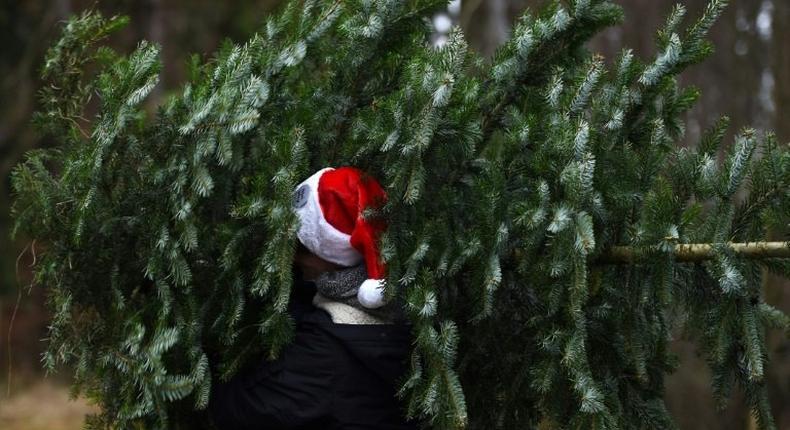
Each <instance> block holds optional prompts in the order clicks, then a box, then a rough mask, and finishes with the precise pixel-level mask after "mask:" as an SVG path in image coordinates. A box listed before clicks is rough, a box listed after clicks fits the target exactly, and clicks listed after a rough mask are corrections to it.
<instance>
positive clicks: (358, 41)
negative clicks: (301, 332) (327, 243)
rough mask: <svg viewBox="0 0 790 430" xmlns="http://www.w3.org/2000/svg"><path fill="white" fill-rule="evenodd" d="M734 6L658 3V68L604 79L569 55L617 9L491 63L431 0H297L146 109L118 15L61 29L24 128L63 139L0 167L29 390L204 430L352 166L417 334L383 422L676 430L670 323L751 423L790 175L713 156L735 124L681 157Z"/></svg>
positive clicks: (599, 63) (584, 57) (535, 24)
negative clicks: (360, 172)
mask: <svg viewBox="0 0 790 430" xmlns="http://www.w3.org/2000/svg"><path fill="white" fill-rule="evenodd" d="M725 3H726V2H725V1H723V0H713V1H712V2H711V3H710V4H709V6H708V7H707V9H706V10H705V11H704V13H703V14H702V16H700V17H698V18H696V19H690V20H686V17H685V9H684V8H683V7H682V6H677V7H675V8H674V9H673V10H672V11H671V13H670V14H669V16H668V18H667V21H666V25H665V26H664V27H663V28H661V29H660V30H659V31H658V34H657V37H656V40H657V44H658V54H657V55H656V57H655V58H652V59H647V60H640V59H638V58H636V57H635V56H634V55H633V54H632V53H631V51H630V50H627V49H626V50H624V51H623V52H622V55H620V56H619V58H617V59H616V61H614V64H613V65H612V66H607V65H606V63H605V62H604V59H603V58H600V57H599V56H597V55H594V54H592V53H590V52H588V51H587V50H586V49H585V43H586V42H587V41H588V40H589V39H590V38H591V37H592V36H593V35H595V34H596V33H597V32H599V31H600V30H601V29H603V28H605V27H607V26H611V25H614V24H617V23H618V22H619V21H620V20H621V19H623V17H622V16H621V15H622V13H621V10H620V8H619V7H617V6H616V5H615V4H613V3H612V2H610V1H605V0H571V1H568V2H552V3H550V4H549V5H547V6H546V7H545V8H544V9H542V10H541V11H539V12H537V13H534V14H533V13H530V12H528V13H526V14H525V15H524V16H523V17H522V18H521V19H520V21H519V22H518V24H517V26H516V28H515V29H514V31H513V34H512V37H511V39H510V41H509V42H508V43H507V44H506V45H505V46H504V47H503V48H501V49H500V50H499V51H498V52H497V54H496V55H495V56H494V58H493V59H492V60H491V61H484V60H482V59H481V58H479V57H477V56H476V55H475V54H474V53H472V52H470V50H469V49H468V47H467V45H466V42H465V41H464V36H463V34H462V33H461V32H460V31H458V30H455V31H453V32H452V33H451V34H450V36H449V39H448V42H447V43H446V44H445V45H444V46H442V47H440V48H435V47H433V46H431V45H430V44H429V43H428V38H429V35H430V32H431V29H430V26H429V24H428V20H427V19H426V17H428V16H430V15H431V14H432V13H433V12H435V11H436V10H437V9H438V8H440V7H442V6H443V1H441V0H408V1H406V0H352V1H340V0H294V1H291V2H290V3H289V4H288V5H287V6H286V7H285V8H284V9H283V10H282V11H280V12H279V13H278V14H276V15H274V16H272V17H270V18H269V19H268V20H267V21H266V23H265V25H264V26H263V28H262V29H261V31H260V32H259V33H257V34H255V35H253V36H252V37H251V38H250V39H249V41H247V42H246V43H244V44H241V45H235V44H232V43H226V44H225V45H224V46H223V47H222V48H221V49H220V50H219V51H218V52H217V53H216V54H215V55H214V56H213V57H211V58H210V59H209V60H208V61H204V60H202V59H201V58H200V57H199V56H195V57H193V59H192V61H191V66H190V73H189V75H190V77H189V81H188V82H187V83H185V85H184V87H183V90H181V91H180V92H179V93H178V94H176V95H173V96H171V97H169V98H168V99H167V100H166V101H165V102H164V103H163V104H162V105H161V106H159V107H158V108H157V110H156V112H150V111H147V110H146V109H144V108H143V107H142V106H141V103H142V102H143V101H144V100H145V99H146V96H147V95H148V94H149V93H150V92H151V90H152V89H153V88H154V87H155V86H156V85H157V82H158V74H159V71H160V67H161V65H160V63H159V60H158V48H157V46H155V45H152V44H149V43H146V42H142V43H140V45H139V47H138V48H137V49H136V50H135V51H134V52H132V53H131V54H129V55H123V54H121V53H117V52H114V51H112V50H110V49H109V48H107V47H103V46H101V43H102V41H103V40H104V39H105V38H106V37H107V36H108V35H109V34H111V33H112V32H114V31H116V30H118V29H119V28H122V27H123V25H124V24H125V23H126V20H125V19H124V18H119V17H113V18H109V19H105V18H103V17H101V16H99V15H98V14H96V13H91V12H87V13H84V14H82V15H81V16H79V17H75V18H73V19H71V20H70V21H69V22H68V23H67V24H66V25H65V28H64V30H63V35H62V37H61V39H60V41H59V42H58V43H57V44H56V45H54V46H53V47H52V48H51V49H50V51H49V53H48V55H47V58H46V62H45V66H44V68H43V79H44V82H45V85H44V87H43V89H42V90H41V92H40V106H41V109H40V112H39V114H38V116H37V118H36V123H37V124H38V126H39V127H40V130H41V131H42V132H44V133H47V134H49V135H52V136H55V137H56V138H57V139H58V141H59V142H60V144H59V146H57V147H55V148H50V149H46V150H35V151H31V152H30V153H28V154H27V157H26V159H25V161H24V162H23V163H21V164H20V165H19V166H18V167H17V168H16V169H15V171H14V173H13V187H14V191H15V195H16V199H15V202H14V207H13V214H14V216H15V219H16V225H15V229H14V233H15V234H18V233H20V232H21V233H24V234H25V235H27V236H29V237H31V238H34V239H35V240H36V241H37V243H38V244H39V252H38V255H37V262H36V265H35V281H36V283H37V284H40V285H42V286H43V287H44V288H46V289H47V291H48V298H49V306H50V308H51V310H52V315H53V316H52V318H53V319H52V323H51V326H50V331H49V336H48V341H49V349H48V351H47V353H46V354H45V356H44V365H45V367H46V368H47V369H50V370H51V369H54V368H56V367H57V366H59V365H64V364H65V365H70V366H72V367H73V369H74V376H75V390H76V391H77V392H80V393H83V394H85V395H87V396H89V397H90V398H93V399H95V400H97V401H98V402H99V403H100V405H101V406H102V413H101V414H99V415H97V416H94V417H91V418H90V420H89V426H90V427H92V428H106V427H111V426H112V427H117V428H195V427H197V423H199V422H202V421H204V419H203V418H202V414H204V412H202V411H203V409H204V408H205V406H206V404H207V402H208V400H209V393H210V388H211V385H212V384H213V383H216V382H217V381H219V380H224V379H227V378H229V377H230V376H231V375H233V374H234V373H235V372H236V371H237V370H238V369H239V368H240V367H241V366H243V365H244V364H245V363H248V362H249V361H250V360H252V359H254V358H255V357H257V356H259V354H261V353H263V354H265V355H267V356H269V357H275V356H277V354H278V353H279V351H280V350H281V349H282V348H283V346H284V345H286V344H287V343H288V341H289V339H290V337H291V335H292V332H293V322H292V321H291V319H290V317H289V316H288V313H287V312H286V308H287V305H288V300H289V295H290V292H291V286H292V276H293V275H292V260H293V255H294V250H295V246H296V241H295V231H296V228H297V219H296V216H295V214H294V213H293V211H292V210H291V198H292V192H293V190H294V188H295V186H296V185H297V184H298V183H299V182H301V180H303V179H304V178H306V177H307V176H309V175H310V174H311V173H312V172H314V171H316V170H317V169H319V168H321V167H324V166H341V165H354V166H358V167H360V168H362V169H364V170H366V171H368V172H370V173H371V174H373V175H374V176H376V177H377V178H379V179H380V181H381V182H382V184H384V185H385V187H386V191H387V193H388V196H389V200H388V203H387V205H386V207H385V208H384V209H383V212H384V215H385V216H386V218H387V220H388V223H389V229H388V231H387V233H386V235H385V236H384V237H383V238H382V243H381V248H382V254H383V256H384V259H385V261H386V263H387V265H388V282H387V294H388V295H389V296H390V297H395V296H398V297H400V298H402V300H403V301H404V303H405V304H404V306H405V308H406V312H407V315H408V317H409V319H410V321H411V323H412V324H413V334H414V339H415V340H414V350H413V354H412V357H411V362H410V372H409V374H408V375H404V380H403V384H402V387H401V390H400V395H401V396H402V398H403V400H404V404H405V405H406V410H405V411H404V413H406V414H408V415H410V416H414V417H419V418H421V419H424V420H425V422H426V423H428V424H429V425H430V426H432V427H434V428H439V429H457V428H463V427H468V428H481V429H482V428H503V429H514V428H533V427H536V426H538V425H540V426H542V428H557V429H559V428H594V429H619V428H656V429H665V428H672V427H673V424H672V420H671V417H670V416H669V414H668V412H667V411H666V408H665V406H664V403H663V379H664V376H665V375H666V374H667V373H669V372H671V371H672V369H673V368H674V366H676V363H675V361H676V360H675V359H674V358H673V356H672V354H671V353H670V352H669V351H668V345H669V341H670V339H671V337H672V335H673V333H676V332H678V331H679V330H684V331H685V332H686V333H689V334H690V335H692V336H695V337H696V339H698V342H699V345H700V348H701V351H703V353H704V356H705V359H706V360H707V362H708V364H709V366H710V369H711V372H712V385H713V388H714V392H715V395H716V398H717V399H718V400H719V401H720V402H721V404H724V403H725V402H726V401H727V399H728V398H729V397H730V393H731V391H732V390H733V388H734V387H735V386H738V387H740V389H741V390H743V392H744V393H745V400H746V402H748V405H749V407H750V408H751V410H752V413H753V415H754V416H755V417H756V419H757V421H758V423H759V424H760V426H761V427H762V428H772V427H773V421H772V418H771V413H770V410H769V406H768V402H767V398H766V392H765V388H764V381H763V375H764V368H765V366H766V365H767V363H766V360H767V353H766V350H765V344H764V337H765V332H766V329H767V328H769V327H776V328H781V329H784V330H787V329H788V326H790V324H788V318H787V317H786V316H785V315H783V314H782V313H781V312H780V311H778V310H776V309H774V308H772V307H771V306H769V305H768V304H766V303H765V302H764V301H763V300H762V298H761V292H760V287H761V279H762V278H763V276H764V273H765V271H766V270H770V271H772V272H775V273H778V274H780V275H782V276H785V277H788V276H790V259H788V257H790V255H789V254H788V246H787V244H786V243H778V244H777V243H768V242H767V240H768V238H769V233H770V234H772V235H776V234H786V231H787V225H788V215H789V214H790V195H789V193H790V152H789V151H788V150H787V149H788V148H787V146H786V145H784V146H783V145H781V144H779V143H778V142H776V139H775V138H774V136H773V135H771V134H769V133H757V132H755V131H753V130H749V129H746V130H742V131H740V132H739V133H738V135H737V137H736V138H735V139H734V142H732V144H730V143H729V142H724V141H723V140H724V139H723V136H724V134H725V131H726V130H727V127H728V121H727V119H726V118H722V119H721V120H720V121H718V122H716V123H715V124H712V125H711V127H710V129H709V130H708V132H707V133H706V134H705V135H704V137H703V138H702V139H701V141H700V142H698V144H697V145H696V146H695V147H693V148H685V147H680V146H679V145H678V142H679V141H680V139H681V138H682V137H683V135H684V125H683V122H682V120H683V115H684V113H685V112H687V111H688V110H689V109H690V108H691V107H692V106H693V104H694V102H695V100H696V99H697V97H698V96H699V93H698V91H697V90H696V89H695V88H683V87H681V86H680V85H679V83H678V80H677V76H678V74H679V73H681V72H682V71H683V70H684V69H686V68H687V67H689V66H691V65H693V64H695V63H698V62H700V61H701V60H703V59H704V58H705V57H706V56H707V55H709V54H710V53H711V52H712V49H713V48H712V46H711V45H710V43H709V42H707V41H706V40H705V35H706V33H707V31H708V30H709V29H710V27H711V26H712V25H713V23H714V21H715V19H716V17H717V16H718V15H719V14H720V12H721V11H722V9H723V8H724V7H725ZM94 95H95V96H96V97H95V98H96V99H97V100H98V106H97V107H96V109H97V110H98V113H97V115H96V116H95V118H93V119H91V120H90V121H87V120H85V119H84V117H85V113H84V112H85V111H86V109H88V108H89V106H92V105H90V103H92V102H91V99H92V96H94ZM722 154H723V155H722ZM752 242H758V243H752ZM42 247H43V248H44V249H43V250H42V249H41V248H42Z"/></svg>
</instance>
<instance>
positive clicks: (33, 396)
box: [0, 379, 95, 430]
mask: <svg viewBox="0 0 790 430" xmlns="http://www.w3.org/2000/svg"><path fill="white" fill-rule="evenodd" d="M92 412H95V408H94V407H93V406H91V405H89V404H88V403H87V402H86V401H85V400H84V399H76V400H70V399H69V390H68V388H67V387H66V386H64V385H63V384H61V383H58V382H55V381H52V380H46V379H45V380H38V381H36V382H34V383H32V384H31V385H28V386H24V387H19V388H16V389H13V390H12V392H11V397H10V398H9V397H8V394H7V393H6V387H5V385H4V386H3V390H2V394H1V395H0V429H9V430H11V429H13V430H77V429H80V428H82V424H83V421H84V419H85V414H89V413H92Z"/></svg>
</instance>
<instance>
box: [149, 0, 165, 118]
mask: <svg viewBox="0 0 790 430" xmlns="http://www.w3.org/2000/svg"><path fill="white" fill-rule="evenodd" d="M148 7H150V8H151V9H150V12H149V16H150V18H149V23H148V40H150V41H151V42H154V43H157V44H158V45H159V46H160V47H161V49H162V50H161V53H160V57H161V58H163V59H166V58H169V56H168V55H167V48H168V46H169V45H168V44H167V40H166V36H165V32H166V30H165V10H164V8H165V6H164V5H163V2H162V0H149V4H148ZM167 70H168V65H167V64H166V63H165V64H163V71H162V77H163V78H164V79H167ZM164 79H163V80H164ZM163 84H164V83H160V84H159V85H157V86H155V87H154V89H153V91H152V92H151V97H150V98H149V99H148V100H147V102H146V103H147V104H148V105H158V104H159V99H161V98H162V93H163V88H164V86H165V85H163Z"/></svg>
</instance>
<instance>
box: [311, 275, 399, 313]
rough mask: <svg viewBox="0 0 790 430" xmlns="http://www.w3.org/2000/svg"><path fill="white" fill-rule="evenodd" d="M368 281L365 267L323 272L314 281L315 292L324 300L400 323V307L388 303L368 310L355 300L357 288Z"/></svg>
mask: <svg viewBox="0 0 790 430" xmlns="http://www.w3.org/2000/svg"><path fill="white" fill-rule="evenodd" d="M366 279H368V272H367V271H366V270H365V265H364V264H360V265H359V266H354V267H349V268H347V269H340V270H336V271H334V272H324V273H322V274H321V275H319V276H318V279H316V280H315V286H316V290H317V291H318V293H319V294H321V295H322V296H324V297H325V298H327V299H329V300H331V301H335V302H340V303H343V304H346V305H349V306H351V307H354V308H356V309H359V310H361V311H364V312H366V313H368V314H370V315H372V316H374V317H376V318H378V319H380V320H384V321H388V322H399V321H402V319H403V315H402V313H401V312H400V306H398V305H397V304H396V303H388V304H386V305H384V306H382V307H380V308H378V309H368V308H366V307H364V306H362V305H361V304H360V303H359V300H357V292H358V291H359V286H360V285H362V283H363V282H365V280H366Z"/></svg>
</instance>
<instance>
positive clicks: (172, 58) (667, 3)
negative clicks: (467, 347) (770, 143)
mask: <svg viewBox="0 0 790 430" xmlns="http://www.w3.org/2000/svg"><path fill="white" fill-rule="evenodd" d="M678 1H680V2H682V3H684V4H685V5H686V6H687V8H688V9H689V15H690V16H697V15H699V14H700V11H701V10H702V8H703V7H704V6H705V3H706V0H615V2H616V3H619V4H621V5H622V6H623V8H624V9H625V13H626V21H625V23H624V24H623V25H622V26H619V27H616V28H611V29H609V30H608V31H606V32H604V33H602V34H600V35H599V36H597V37H596V39H594V41H593V42H592V44H591V46H590V49H591V51H594V52H600V53H602V54H604V55H605V56H606V57H607V58H608V60H609V61H611V59H612V58H614V57H615V55H616V54H617V53H619V51H620V50H621V49H622V48H623V47H631V48H633V49H634V51H635V53H636V54H637V55H638V56H640V57H642V58H646V57H648V56H651V55H653V54H654V53H655V48H654V43H653V41H654V35H655V33H656V30H657V29H658V27H659V26H660V25H661V24H662V23H663V21H664V19H665V17H666V15H667V14H668V13H669V12H670V10H671V8H672V6H673V5H674V4H675V3H677V2H678ZM280 2H281V1H280V0H234V1H228V2H219V1H210V0H137V1H134V0H115V1H109V0H104V1H98V2H97V1H96V0H47V1H43V0H2V3H0V46H2V48H0V100H2V103H0V340H1V342H0V352H1V354H0V369H1V371H0V383H1V385H0V387H1V388H2V390H1V391H0V428H3V429H19V430H31V429H55V430H56V429H75V428H80V427H81V422H82V415H83V414H84V413H85V412H87V411H90V409H91V407H90V406H89V405H86V404H85V402H83V401H77V402H68V401H67V398H68V389H67V385H68V380H67V378H68V375H67V373H68V372H61V373H60V374H57V375H50V376H49V377H47V378H46V379H45V378H44V375H43V374H42V372H41V370H40V362H39V357H40V353H41V351H42V350H43V348H44V346H45V341H46V340H45V337H46V324H47V312H46V309H45V307H44V300H43V296H44V294H43V291H42V290H41V288H40V287H37V286H32V287H31V286H30V283H31V275H30V272H29V270H30V269H29V266H30V265H31V263H32V262H33V261H34V259H35V252H34V249H35V246H34V244H33V246H32V247H31V246H29V245H31V244H30V243H29V242H30V241H29V239H27V238H24V237H19V238H17V240H16V241H11V239H10V235H9V232H10V219H9V206H10V184H9V174H10V171H11V169H12V168H13V166H14V165H15V164H16V163H17V162H19V160H20V158H21V157H22V154H23V153H24V152H25V151H27V150H29V149H32V148H38V147H46V146H48V145H53V144H54V142H52V141H48V140H44V139H41V138H40V137H39V136H37V135H36V133H35V131H34V130H33V129H32V128H31V125H30V117H31V114H32V113H33V111H34V110H35V109H36V91H37V89H38V86H39V85H40V82H39V79H38V75H39V73H38V72H39V70H40V68H41V66H42V62H43V58H44V54H45V51H46V49H47V48H48V47H49V46H50V45H51V44H52V43H53V42H54V40H55V38H56V37H57V35H58V31H59V26H60V24H61V23H62V22H63V21H64V20H65V19H67V18H68V17H69V16H70V15H72V14H74V13H79V12H81V11H82V10H84V9H85V8H89V7H95V8H97V9H99V10H101V11H102V13H104V14H106V15H113V14H124V15H129V16H130V18H131V25H130V26H129V27H128V28H126V29H125V30H124V31H122V32H121V33H120V34H119V35H117V36H115V37H114V38H113V39H111V40H110V43H111V44H112V45H113V46H114V47H115V48H116V49H118V50H120V51H122V52H129V51H131V50H132V49H133V48H134V46H135V45H136V44H137V43H138V41H139V40H141V39H147V40H150V41H153V42H156V43H158V44H160V45H161V47H162V57H163V61H164V69H163V74H162V80H161V83H160V84H159V86H158V87H157V88H156V89H155V92H154V93H153V95H152V97H151V98H150V99H149V101H148V102H149V103H150V106H155V105H156V104H157V103H158V100H161V99H162V98H163V97H166V96H167V95H168V94H169V93H171V92H175V91H179V89H180V88H181V83H182V82H183V80H184V73H185V69H186V67H185V65H186V62H187V59H188V57H189V55H190V54H191V53H198V54H201V55H204V56H205V55H210V53H212V52H213V51H214V50H215V49H216V48H217V47H218V46H219V44H220V43H222V41H223V40H224V39H225V38H228V39H230V40H232V41H234V42H243V41H245V40H246V39H247V38H248V37H249V35H250V34H251V33H253V32H254V31H256V30H257V29H258V28H259V26H260V25H261V23H262V22H263V17H264V16H265V15H266V14H267V13H269V12H270V11H271V10H272V9H274V8H276V7H277V5H278V4H279V3H280ZM542 2H543V0H463V1H462V2H461V9H460V12H458V13H456V14H455V15H454V16H453V19H454V20H455V21H457V22H459V23H460V25H461V26H462V27H463V28H464V30H465V32H466V34H467V36H468V38H469V40H470V43H471V45H472V46H473V47H474V48H475V49H476V50H477V51H478V52H480V53H481V54H482V55H485V56H488V55H490V54H491V53H492V52H493V51H494V49H496V47H497V46H498V45H499V44H500V43H501V42H503V41H504V40H506V39H507V37H508V32H509V30H510V28H511V25H512V22H513V21H514V20H515V19H516V18H517V17H518V16H519V15H520V14H521V13H522V12H523V11H524V10H525V9H526V8H528V7H529V8H532V9H535V8H538V7H539V6H540V4H541V3H542ZM712 39H713V41H714V43H715V45H716V53H715V54H714V56H713V57H712V58H710V59H708V60H707V61H706V62H705V63H704V64H702V65H699V66H695V67H694V68H692V69H691V70H690V71H688V72H686V74H685V75H684V76H683V83H684V84H686V85H695V86H697V87H699V88H700V89H701V90H702V98H701V99H700V102H699V103H698V104H697V106H696V107H695V109H694V110H693V111H691V112H690V113H689V115H688V117H687V121H686V124H687V133H686V140H685V142H684V144H686V145H695V143H696V142H697V140H698V138H699V136H700V133H701V131H702V130H704V129H705V128H706V127H708V126H709V125H711V124H712V123H713V121H715V119H717V118H718V117H719V116H720V115H728V116H730V117H731V118H732V125H733V126H732V128H731V129H730V136H728V139H730V138H731V137H732V134H733V133H734V132H735V131H737V130H738V129H739V128H741V127H744V126H747V125H749V126H753V127H755V128H757V129H759V130H773V131H775V132H776V134H777V135H778V137H779V140H780V141H781V142H790V0H732V1H731V5H730V7H729V8H728V9H727V12H726V13H725V14H724V16H723V17H722V19H721V20H720V21H719V22H718V23H717V24H716V26H715V27H714V28H713V31H712ZM764 288H765V294H766V300H767V302H768V303H770V304H772V305H774V306H777V307H779V308H780V309H782V310H783V311H784V312H786V313H790V285H787V282H784V284H783V283H782V281H780V280H778V279H771V278H769V279H768V280H767V281H766V283H765V285H764ZM15 310H16V317H15V318H14V319H13V321H14V322H13V327H9V325H10V322H11V321H12V315H13V314H14V313H15ZM673 345H674V350H675V352H676V353H677V354H678V356H679V358H680V361H681V363H682V365H681V366H680V368H679V369H678V370H677V371H676V372H675V373H674V374H673V375H672V376H671V377H670V378H669V379H668V381H667V386H668V390H667V405H668V407H669V409H670V410H671V411H672V413H673V415H674V416H675V417H676V422H677V423H678V425H679V427H680V428H681V429H750V428H752V427H753V425H754V424H753V423H752V422H751V420H750V417H749V415H748V411H746V410H745V409H744V408H743V407H742V406H741V404H740V401H739V399H737V397H738V396H739V395H738V394H736V395H735V399H733V401H732V402H730V404H729V405H728V407H726V408H725V409H724V410H721V411H718V410H717V409H716V407H715V405H714V402H713V400H712V398H711V396H710V389H709V380H708V372H707V370H706V368H705V366H704V363H703V362H702V360H700V359H699V358H698V356H697V353H696V348H695V346H694V344H693V342H691V341H690V340H688V339H685V338H684V337H683V334H682V333H678V336H677V340H676V341H675V342H674V343H673ZM769 351H770V359H771V363H770V366H769V371H768V373H767V379H768V384H769V387H770V392H771V402H772V404H773V409H774V413H775V415H776V421H777V424H778V426H779V428H780V429H790V339H788V336H787V334H786V333H780V332H774V333H770V334H769ZM42 405H46V410H45V409H44V408H42V407H41V406H42Z"/></svg>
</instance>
